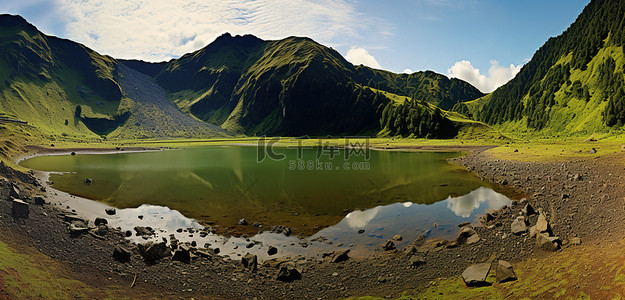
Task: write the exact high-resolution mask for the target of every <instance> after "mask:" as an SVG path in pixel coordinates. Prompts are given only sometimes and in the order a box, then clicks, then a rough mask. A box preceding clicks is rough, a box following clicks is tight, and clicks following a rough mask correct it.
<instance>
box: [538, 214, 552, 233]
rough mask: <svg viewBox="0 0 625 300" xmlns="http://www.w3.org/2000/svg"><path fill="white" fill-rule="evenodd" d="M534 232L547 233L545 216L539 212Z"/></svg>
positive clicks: (547, 225) (547, 224) (548, 229)
mask: <svg viewBox="0 0 625 300" xmlns="http://www.w3.org/2000/svg"><path fill="white" fill-rule="evenodd" d="M536 230H538V232H549V231H550V228H549V222H547V216H545V213H544V212H540V214H539V215H538V221H536Z"/></svg>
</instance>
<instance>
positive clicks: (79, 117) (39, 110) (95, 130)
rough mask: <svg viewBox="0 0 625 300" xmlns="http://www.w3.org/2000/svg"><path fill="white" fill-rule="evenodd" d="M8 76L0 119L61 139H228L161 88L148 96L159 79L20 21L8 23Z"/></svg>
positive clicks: (4, 38)
mask: <svg viewBox="0 0 625 300" xmlns="http://www.w3.org/2000/svg"><path fill="white" fill-rule="evenodd" d="M0 70H1V71H0V117H8V118H12V119H19V120H23V121H27V122H28V124H29V125H32V126H33V127H32V128H36V129H37V130H39V131H40V132H42V133H44V134H45V135H48V136H51V137H52V138H53V139H54V138H65V137H75V138H99V137H100V136H108V137H115V138H136V137H144V138H149V137H178V136H189V137H195V136H206V137H208V136H215V135H223V130H222V129H221V128H219V127H217V126H212V125H209V124H205V123H203V122H199V121H197V120H195V119H193V118H191V117H189V116H188V115H185V114H183V113H181V112H180V111H178V110H177V109H176V107H175V106H174V105H173V104H172V103H170V102H169V101H168V100H167V97H166V94H165V92H164V91H163V90H162V89H161V90H160V92H161V93H160V94H159V90H158V89H157V85H156V84H154V86H151V89H150V91H149V92H148V95H146V93H145V88H146V87H150V86H149V83H150V81H153V79H152V78H150V77H148V76H146V75H144V74H142V73H139V72H136V71H134V70H132V69H130V68H124V66H123V64H121V63H119V62H118V61H117V60H115V59H114V58H112V57H109V56H104V55H100V54H98V53H97V52H95V51H93V50H91V49H89V48H87V47H85V46H83V45H81V44H78V43H75V42H72V41H70V40H65V39H60V38H57V37H53V36H47V35H45V34H43V33H41V32H40V31H39V30H37V28H35V27H34V26H33V25H31V24H29V23H28V22H27V21H26V20H24V19H23V18H22V17H20V16H12V15H0ZM141 77H145V78H143V81H141ZM137 81H139V84H136V82H137ZM154 120H158V122H155V121H154Z"/></svg>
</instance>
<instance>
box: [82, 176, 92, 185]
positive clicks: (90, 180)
mask: <svg viewBox="0 0 625 300" xmlns="http://www.w3.org/2000/svg"><path fill="white" fill-rule="evenodd" d="M84 182H85V184H92V183H93V179H91V178H89V177H87V178H85V181H84Z"/></svg>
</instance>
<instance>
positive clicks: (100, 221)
mask: <svg viewBox="0 0 625 300" xmlns="http://www.w3.org/2000/svg"><path fill="white" fill-rule="evenodd" d="M108 223H109V221H108V220H107V219H105V218H100V217H98V218H95V221H94V222H93V224H95V226H99V225H106V224H108Z"/></svg>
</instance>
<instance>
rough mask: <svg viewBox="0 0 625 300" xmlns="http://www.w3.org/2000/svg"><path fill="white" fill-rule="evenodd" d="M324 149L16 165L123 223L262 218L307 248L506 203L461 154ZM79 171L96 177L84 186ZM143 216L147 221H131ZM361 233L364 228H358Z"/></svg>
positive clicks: (369, 239) (411, 228)
mask: <svg viewBox="0 0 625 300" xmlns="http://www.w3.org/2000/svg"><path fill="white" fill-rule="evenodd" d="M264 150H266V149H264ZM325 150H327V149H324V148H309V149H287V148H281V149H275V152H276V153H275V154H276V155H275V157H274V159H272V158H270V157H263V156H262V155H261V156H260V159H259V153H260V154H263V152H258V150H257V147H250V146H213V147H198V148H190V149H182V150H174V151H161V152H146V153H118V154H106V155H75V156H69V155H65V156H40V157H35V158H32V159H28V160H25V161H23V162H22V163H21V165H22V166H25V167H28V168H32V169H37V170H42V171H49V172H60V173H54V174H51V176H50V181H52V182H53V185H52V186H53V187H54V188H56V189H59V190H62V191H66V192H69V193H71V194H74V195H78V196H82V197H86V198H90V199H95V200H99V201H103V202H105V203H108V204H110V205H113V206H115V207H118V208H136V207H138V208H136V209H128V210H121V211H120V216H124V215H125V214H128V217H127V218H120V217H119V216H118V217H117V218H116V219H117V220H118V221H117V223H119V226H120V227H123V228H132V227H134V226H136V225H141V224H143V225H145V224H148V223H149V224H153V223H154V224H158V223H159V222H158V220H163V221H162V222H160V223H161V225H159V226H160V227H161V228H162V229H163V232H162V233H161V234H162V235H165V234H167V235H168V234H169V233H171V232H174V233H175V229H177V228H174V227H178V228H187V227H195V228H197V227H201V224H204V225H206V224H211V225H212V226H220V227H221V228H222V229H223V230H220V231H219V232H225V233H232V234H235V235H236V234H241V233H247V234H248V235H249V236H253V235H254V234H255V233H256V232H258V230H259V228H258V227H254V226H251V225H248V226H238V225H235V224H236V223H237V221H238V220H239V219H240V218H245V219H246V220H247V222H248V223H249V224H253V223H258V224H262V228H261V229H267V228H269V227H270V226H271V225H287V226H290V227H292V228H293V230H294V233H295V234H298V235H300V236H303V237H305V236H309V238H308V240H309V241H310V240H316V241H317V242H313V243H312V244H310V243H309V244H310V245H309V246H308V247H309V248H310V249H316V248H328V247H336V245H337V244H340V243H343V245H344V246H345V247H347V246H349V245H351V244H353V245H354V246H353V248H354V249H355V250H357V249H358V248H362V249H364V250H366V249H370V248H373V246H374V245H378V244H379V243H381V242H382V241H383V240H386V239H389V238H391V237H392V236H393V235H395V234H401V235H403V236H404V238H405V239H404V241H409V240H412V239H414V238H415V237H416V236H418V235H419V234H426V235H429V236H430V237H451V236H453V235H454V234H455V233H456V232H457V230H458V229H457V226H456V225H457V224H458V223H462V222H465V221H473V220H474V219H475V216H476V215H478V214H481V213H483V211H484V210H485V209H486V208H495V209H496V208H499V207H501V206H503V205H507V204H509V203H510V200H509V199H508V198H507V197H506V196H504V195H501V194H499V193H497V192H495V191H493V190H492V189H491V188H490V187H489V186H488V183H485V182H482V181H481V180H480V179H479V178H477V177H475V176H474V175H472V174H470V173H468V172H466V171H465V170H463V169H462V168H460V167H458V166H455V165H452V164H449V163H447V161H446V159H448V158H451V157H455V156H457V155H458V154H457V153H435V152H385V151H370V152H367V153H364V152H361V153H357V152H351V150H342V149H341V150H337V149H334V150H332V153H331V152H330V151H325ZM348 151H350V153H348ZM346 154H350V155H349V157H346ZM281 155H284V157H281ZM278 156H280V157H278ZM331 156H332V157H331ZM263 158H264V159H263ZM280 158H281V159H280ZM354 168H358V170H355V169H354ZM86 177H89V178H92V179H93V183H92V184H85V183H84V179H85V178H86ZM142 204H150V205H144V206H141V205H142ZM124 211H126V213H124ZM139 214H141V215H144V219H143V220H139V219H138V218H136V215H139ZM172 216H173V217H172ZM150 220H152V221H150ZM168 220H169V221H168ZM150 222H152V223H150ZM135 223H136V224H135ZM159 226H153V227H157V228H158V227H159ZM361 229H362V230H365V232H364V233H362V234H358V233H357V232H358V230H361ZM178 235H179V236H178V238H179V239H183V240H189V239H198V237H189V234H187V233H184V234H178ZM254 238H255V239H261V240H262V241H264V243H265V242H266V243H271V244H274V245H277V246H282V247H283V248H284V252H289V253H292V254H302V253H300V252H302V251H304V252H307V251H308V252H310V249H308V250H304V248H302V247H301V246H300V245H299V241H297V240H299V239H298V238H295V237H291V238H284V237H280V236H277V235H274V234H270V233H263V234H261V235H257V236H255V237H254ZM206 239H208V240H206ZM206 239H205V240H204V241H200V240H197V242H198V244H199V245H203V244H204V242H209V243H211V244H221V246H220V248H222V250H225V251H226V253H227V252H228V251H227V250H228V249H229V248H232V249H231V250H232V251H233V252H232V253H236V251H235V250H236V249H233V248H234V247H235V246H236V245H239V246H241V245H242V246H244V245H245V244H247V242H246V241H245V240H244V239H240V238H236V237H232V238H226V237H220V236H213V235H209V236H208V237H207V238H206ZM211 239H212V240H211ZM291 243H294V244H295V245H294V246H293V245H291ZM317 244H318V245H317ZM400 244H401V243H400ZM243 248H244V247H243ZM258 248H259V249H260V248H261V246H258ZM289 249H290V250H289ZM246 250H247V251H252V252H253V251H254V249H246Z"/></svg>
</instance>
